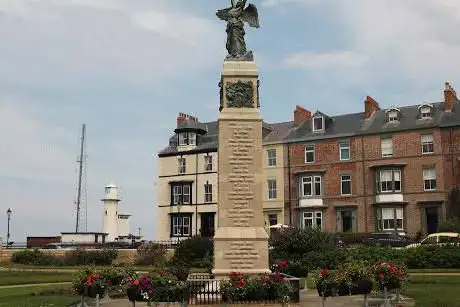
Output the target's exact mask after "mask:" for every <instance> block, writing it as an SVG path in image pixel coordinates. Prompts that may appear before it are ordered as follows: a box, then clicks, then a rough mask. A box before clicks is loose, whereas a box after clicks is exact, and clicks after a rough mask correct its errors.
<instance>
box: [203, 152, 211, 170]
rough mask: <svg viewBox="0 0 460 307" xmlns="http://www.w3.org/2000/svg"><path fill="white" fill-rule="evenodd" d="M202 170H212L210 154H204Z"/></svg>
mask: <svg viewBox="0 0 460 307" xmlns="http://www.w3.org/2000/svg"><path fill="white" fill-rule="evenodd" d="M204 170H205V172H212V156H211V155H208V156H204Z"/></svg>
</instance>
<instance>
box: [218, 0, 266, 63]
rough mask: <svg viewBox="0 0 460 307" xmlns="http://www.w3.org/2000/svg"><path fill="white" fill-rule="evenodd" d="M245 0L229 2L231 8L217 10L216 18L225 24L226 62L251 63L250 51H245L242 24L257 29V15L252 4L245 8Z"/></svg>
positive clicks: (255, 8)
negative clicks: (245, 23)
mask: <svg viewBox="0 0 460 307" xmlns="http://www.w3.org/2000/svg"><path fill="white" fill-rule="evenodd" d="M246 2H247V0H237V2H236V3H235V0H231V7H229V8H225V9H222V10H218V11H217V13H216V15H217V17H218V18H220V19H222V20H224V21H226V22H227V44H226V47H227V51H228V55H227V58H226V59H227V60H231V61H252V60H253V58H254V57H253V55H252V52H251V51H249V52H248V51H247V50H246V42H245V41H244V35H245V34H246V33H245V31H244V22H247V23H248V24H249V26H251V27H254V28H259V14H258V12H257V7H256V6H255V5H254V4H249V5H248V6H247V7H246V8H245V6H246Z"/></svg>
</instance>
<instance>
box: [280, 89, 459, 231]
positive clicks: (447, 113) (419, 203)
mask: <svg viewBox="0 0 460 307" xmlns="http://www.w3.org/2000/svg"><path fill="white" fill-rule="evenodd" d="M293 125H294V126H295V127H294V129H293V130H292V131H291V133H289V135H288V136H287V137H286V138H285V139H284V142H285V155H284V156H285V161H284V163H285V166H286V168H285V210H284V212H285V221H288V222H290V224H292V225H295V226H301V227H320V228H321V229H323V230H325V231H331V232H336V231H337V232H370V231H398V232H404V233H407V234H410V235H413V234H415V233H416V232H417V231H423V232H434V231H436V228H437V226H438V224H439V223H440V222H441V221H443V220H444V219H445V218H446V212H445V203H446V199H447V194H448V192H449V190H450V189H451V188H452V187H453V186H455V185H458V184H460V103H459V100H458V99H457V95H456V93H455V91H454V89H453V88H452V87H451V86H450V85H449V84H448V83H446V85H445V90H444V99H443V101H442V102H435V103H420V104H418V105H412V106H407V107H390V108H388V109H385V110H383V109H381V108H380V106H379V104H378V103H377V102H376V101H375V100H374V99H373V98H371V97H369V96H368V97H366V100H365V101H364V112H362V113H355V114H345V115H339V116H328V115H327V114H324V113H322V112H320V111H317V112H316V113H314V114H312V113H311V112H310V111H308V110H306V109H304V108H302V107H300V106H298V107H297V108H296V110H295V111H294V121H293Z"/></svg>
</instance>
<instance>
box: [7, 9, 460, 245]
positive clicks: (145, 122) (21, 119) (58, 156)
mask: <svg viewBox="0 0 460 307" xmlns="http://www.w3.org/2000/svg"><path fill="white" fill-rule="evenodd" d="M229 2H230V1H226V0H214V1H209V0H194V1H190V0H0V41H1V42H2V43H1V44H0V195H1V200H0V237H1V236H3V237H5V236H6V228H7V227H6V224H7V216H6V210H7V209H8V208H11V210H12V211H13V214H12V217H11V240H12V241H16V242H24V241H25V238H26V236H51V235H58V234H59V233H60V232H69V231H74V228H75V204H74V200H75V195H76V187H77V175H78V168H77V163H76V160H77V157H78V154H79V137H80V129H81V124H82V123H85V124H86V126H87V142H86V157H87V167H86V176H85V177H86V180H85V185H86V191H87V193H85V195H84V196H85V202H86V204H87V217H88V218H87V225H88V227H87V230H88V231H101V230H102V212H103V209H102V208H103V206H102V203H101V201H100V199H101V198H102V196H103V192H104V190H103V187H104V186H105V185H106V184H108V183H109V182H113V183H115V184H117V185H119V186H120V187H121V196H122V201H121V203H120V209H119V211H120V212H126V213H130V214H132V215H133V216H132V220H131V228H132V230H133V232H134V233H137V232H138V228H141V234H142V235H143V236H145V237H146V238H147V239H154V237H155V220H156V219H157V215H156V209H155V204H156V186H155V182H156V176H157V173H156V169H157V153H158V151H159V150H161V149H162V148H163V147H165V146H166V145H167V143H168V138H169V136H170V135H171V133H173V130H174V128H175V124H176V117H177V114H178V113H179V112H185V113H189V114H191V115H195V116H197V117H198V118H199V120H200V121H211V120H215V119H216V118H217V115H218V107H219V101H218V99H219V89H218V86H217V84H218V82H219V78H220V72H221V69H222V65H223V59H224V57H225V54H226V50H225V40H226V34H225V22H224V21H221V20H219V19H217V17H216V16H215V12H216V10H217V9H221V8H225V7H227V6H228V5H229ZM249 2H253V3H254V4H255V5H256V6H257V8H258V11H259V18H260V24H261V28H260V29H253V28H248V29H247V30H246V42H247V45H248V48H249V49H251V50H253V52H254V54H255V60H256V62H257V65H258V67H259V71H260V80H261V86H260V97H261V112H262V114H263V117H264V119H265V121H267V122H281V121H288V120H292V112H293V110H294V108H295V106H296V105H297V104H298V105H302V106H304V107H306V108H307V109H309V110H312V111H315V110H320V111H322V112H323V113H326V114H328V115H335V114H340V113H354V112H361V111H363V109H364V106H363V101H364V98H365V96H366V95H371V96H372V97H374V98H375V99H376V100H377V101H379V103H380V105H381V107H384V108H386V107H390V106H392V105H396V106H404V105H411V104H419V103H422V102H425V101H428V102H432V101H440V100H441V99H442V95H443V87H444V82H446V81H449V82H451V84H452V85H453V86H454V88H455V87H457V89H459V90H460V73H459V72H460V36H459V35H458V29H459V28H460V1H458V0H436V1H432V0H385V1H384V0H373V1H368V0H250V1H249Z"/></svg>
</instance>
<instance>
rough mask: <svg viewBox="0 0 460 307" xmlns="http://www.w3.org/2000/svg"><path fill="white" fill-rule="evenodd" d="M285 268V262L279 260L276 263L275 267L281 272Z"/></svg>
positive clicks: (286, 263)
mask: <svg viewBox="0 0 460 307" xmlns="http://www.w3.org/2000/svg"><path fill="white" fill-rule="evenodd" d="M287 266H288V262H287V260H280V261H278V262H277V263H276V267H277V268H279V269H281V270H284V269H285V268H287Z"/></svg>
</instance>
